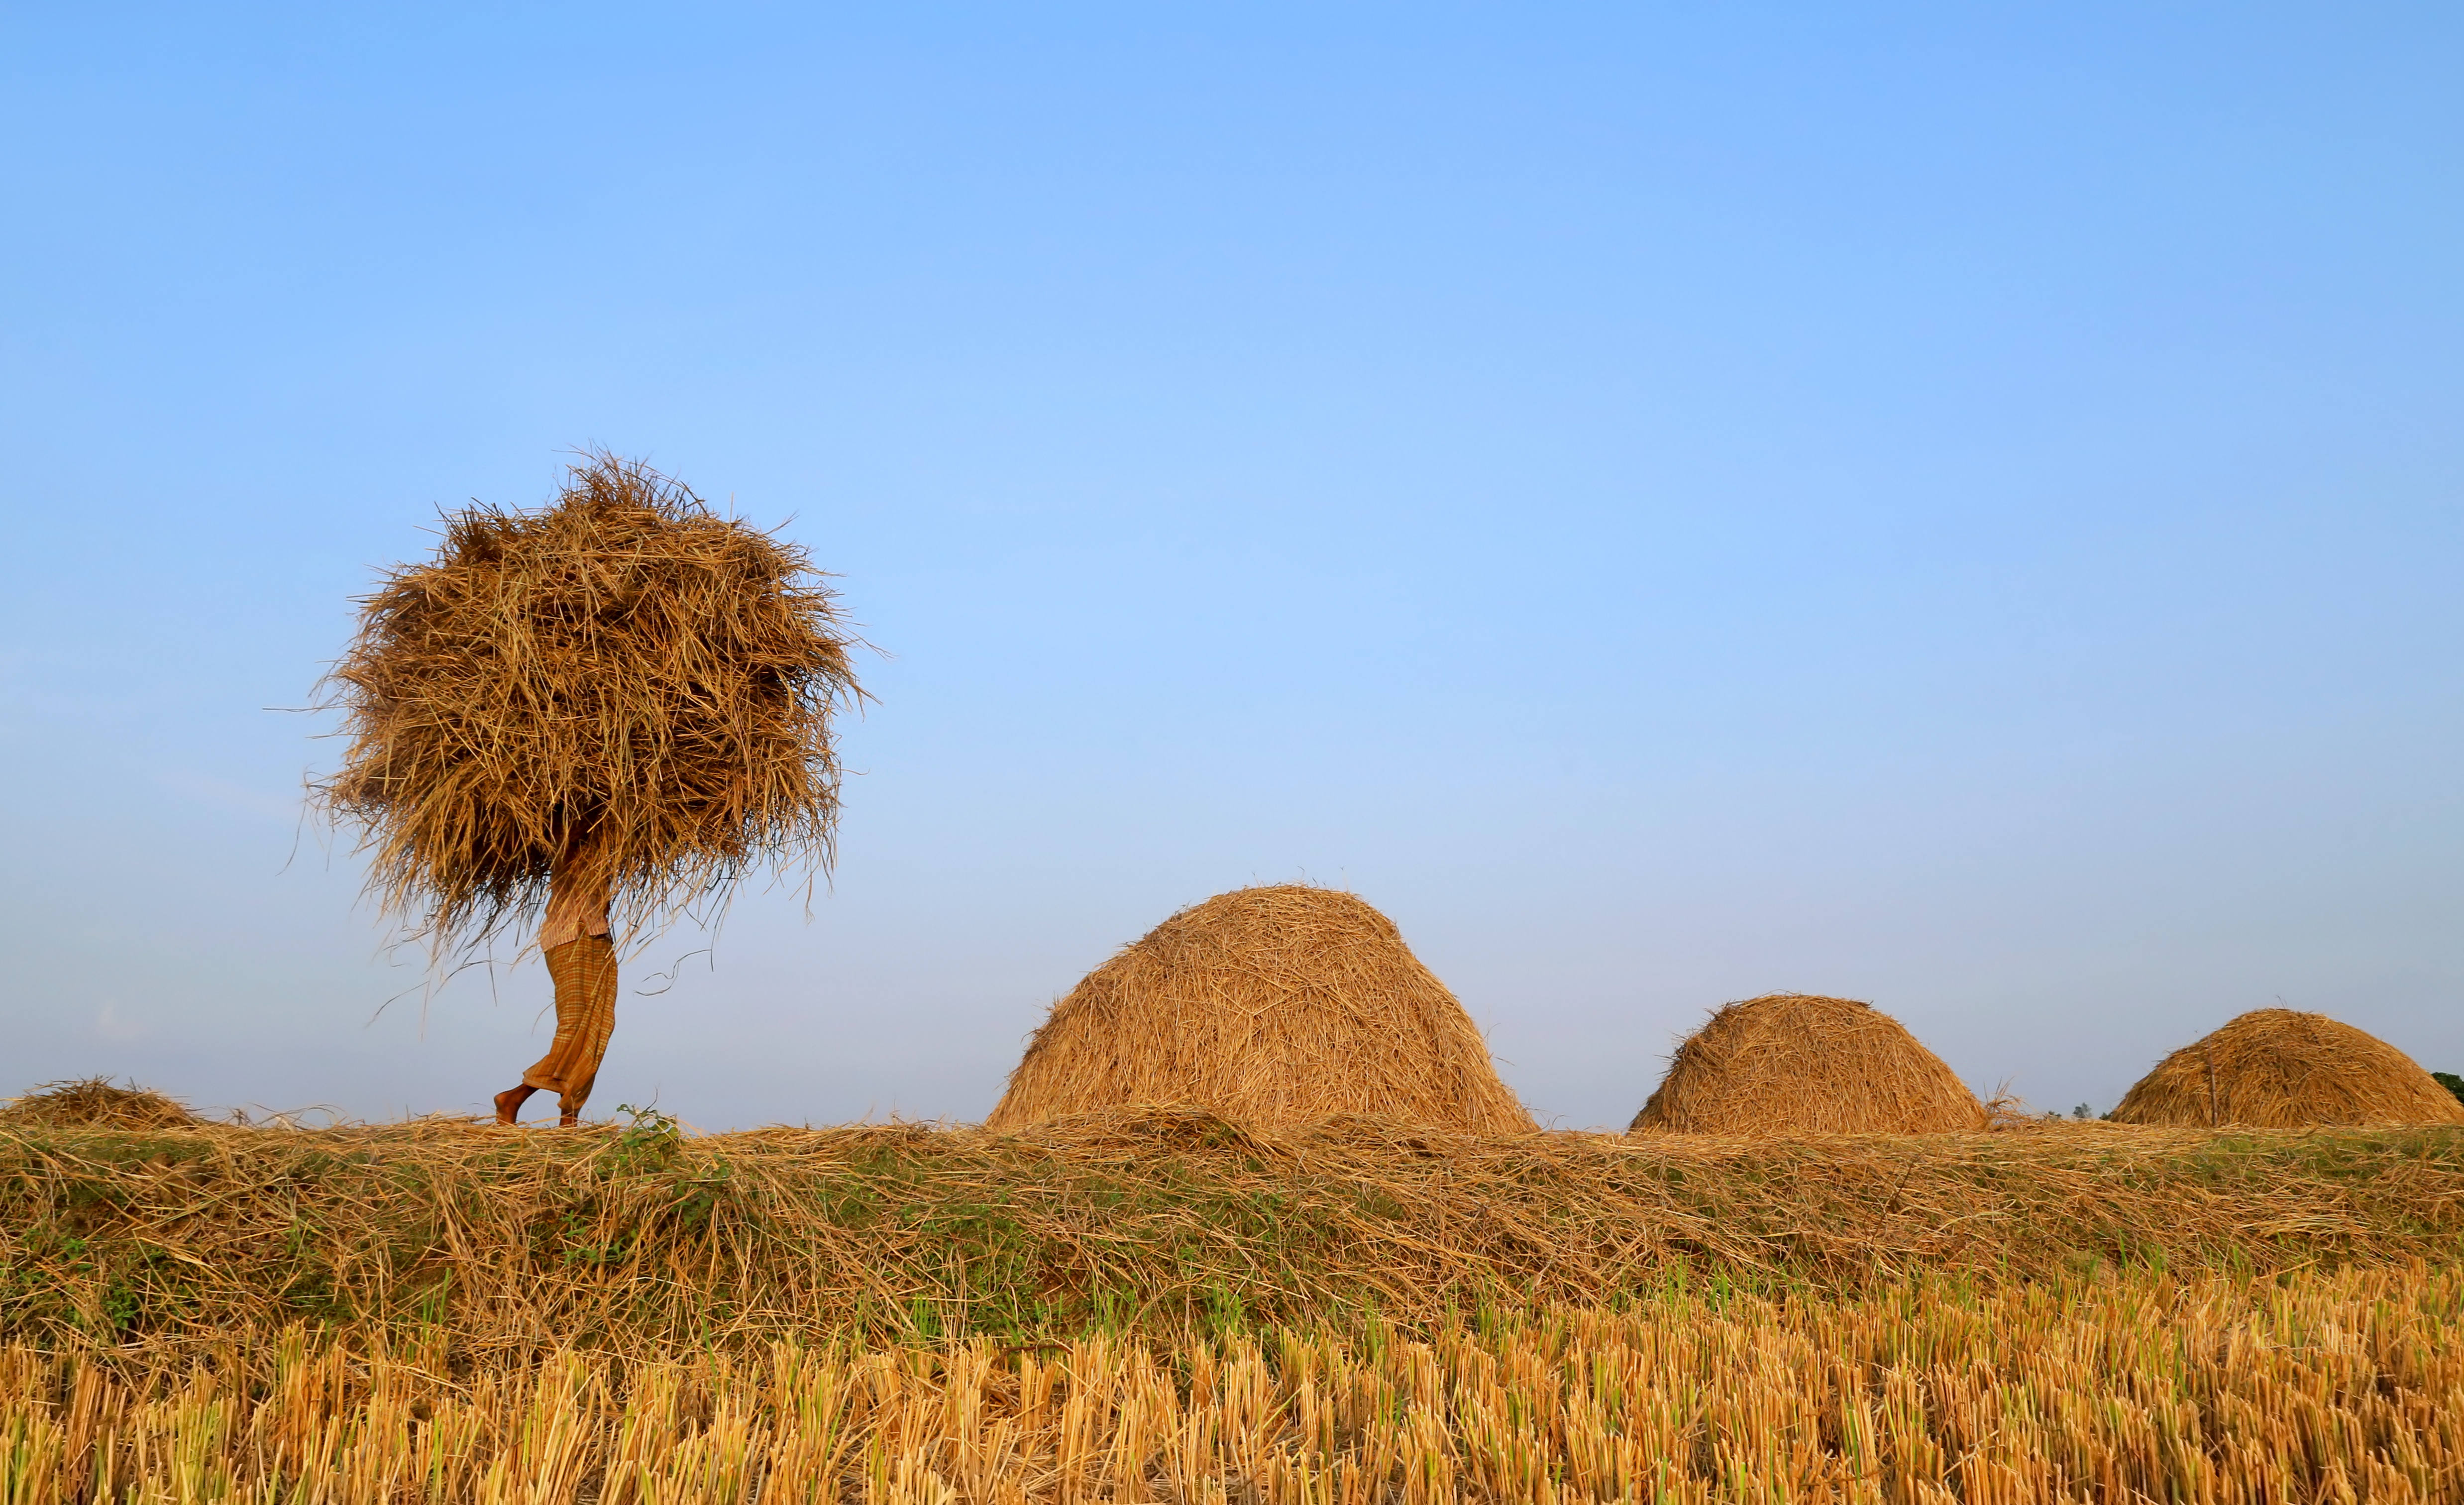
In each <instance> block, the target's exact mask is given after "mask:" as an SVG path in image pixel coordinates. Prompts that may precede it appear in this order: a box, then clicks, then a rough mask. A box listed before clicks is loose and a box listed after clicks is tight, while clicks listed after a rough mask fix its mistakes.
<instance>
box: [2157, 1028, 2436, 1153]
mask: <svg viewBox="0 0 2464 1505" xmlns="http://www.w3.org/2000/svg"><path fill="white" fill-rule="evenodd" d="M2113 1118H2114V1121H2115V1122H2117V1123H2145V1124H2202V1125H2208V1126H2211V1127H2215V1126H2222V1125H2226V1124H2248V1125H2252V1126H2255V1127H2259V1128H2271V1129H2299V1128H2306V1127H2309V1126H2311V1125H2314V1124H2339V1125H2354V1126H2361V1125H2370V1124H2401V1123H2464V1102H2459V1101H2457V1100H2456V1097H2455V1096H2454V1094H2453V1093H2450V1092H2449V1091H2448V1090H2447V1089H2446V1088H2444V1087H2441V1086H2439V1085H2438V1083H2437V1082H2436V1081H2435V1080H2434V1079H2432V1078H2431V1074H2430V1073H2428V1072H2425V1071H2423V1070H2422V1069H2421V1068H2420V1067H2419V1066H2417V1065H2415V1064H2414V1063H2413V1059H2412V1057H2410V1056H2409V1055H2407V1054H2405V1053H2404V1052H2403V1051H2399V1050H2397V1049H2396V1048H2395V1047H2394V1046H2391V1045H2389V1044H2387V1042H2386V1041H2384V1040H2381V1039H2379V1038H2377V1037H2376V1036H2373V1035H2370V1034H2367V1033H2365V1032H2364V1031H2362V1030H2360V1029H2354V1028H2353V1027H2352V1026H2351V1025H2348V1024H2339V1023H2338V1022H2336V1021H2335V1020H2333V1019H2330V1018H2328V1017H2327V1016H2326V1015H2325V1014H2311V1013H2302V1012H2300V1011H2299V1010H2297V1009H2292V1008H2258V1009H2253V1010H2252V1011H2251V1012H2249V1013H2246V1014H2243V1015H2242V1016H2240V1017H2239V1018H2237V1019H2234V1020H2233V1021H2232V1022H2231V1023H2229V1024H2227V1025H2226V1026H2225V1027H2224V1028H2223V1029H2218V1030H2216V1031H2215V1032H2214V1033H2213V1034H2211V1035H2209V1036H2207V1037H2206V1038H2205V1039H2202V1040H2198V1041H2195V1042H2193V1043H2191V1044H2189V1045H2186V1046H2184V1047H2183V1048H2182V1049H2180V1050H2178V1051H2174V1052H2173V1053H2172V1054H2170V1055H2168V1056H2167V1057H2165V1059H2164V1060H2162V1061H2160V1062H2158V1063H2157V1064H2156V1069H2155V1070H2154V1071H2152V1072H2149V1073H2147V1074H2146V1075H2145V1076H2144V1077H2142V1078H2141V1079H2140V1081H2139V1084H2138V1085H2137V1086H2135V1087H2133V1088H2131V1089H2130V1091H2129V1092H2128V1093H2127V1094H2126V1095H2124V1096H2123V1099H2122V1102H2121V1105H2120V1106H2118V1107H2116V1108H2115V1109H2114V1110H2113Z"/></svg>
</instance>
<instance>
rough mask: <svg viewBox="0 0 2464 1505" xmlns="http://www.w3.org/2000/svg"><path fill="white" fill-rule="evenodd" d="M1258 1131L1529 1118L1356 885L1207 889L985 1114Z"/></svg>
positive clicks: (1459, 1014) (1097, 986)
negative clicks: (1125, 1111) (1177, 1111)
mask: <svg viewBox="0 0 2464 1505" xmlns="http://www.w3.org/2000/svg"><path fill="white" fill-rule="evenodd" d="M1166 1104H1170V1105H1177V1106H1184V1107H1194V1108H1199V1109H1203V1110H1205V1111H1206V1112H1209V1113H1213V1114H1217V1115H1220V1116H1221V1117H1222V1118H1228V1119H1232V1120H1234V1121H1237V1122H1240V1123H1243V1124H1247V1125H1250V1126H1252V1127H1260V1128H1276V1127H1292V1126H1296V1125H1300V1124H1307V1123H1314V1122H1320V1121H1323V1120H1325V1119H1328V1118H1334V1117H1336V1116H1338V1115H1342V1114H1371V1115H1375V1116H1377V1117H1380V1118H1393V1119H1400V1120H1404V1121H1407V1122H1413V1123H1419V1124H1424V1125H1427V1126H1429V1127H1432V1128H1443V1129H1459V1130H1465V1131H1470V1132H1475V1133H1485V1134H1519V1133H1525V1132H1529V1130H1530V1129H1531V1127H1532V1123H1531V1116H1530V1115H1529V1114H1528V1113H1526V1112H1525V1111H1524V1109H1523V1105H1522V1104H1521V1103H1520V1102H1517V1101H1516V1100H1515V1097H1514V1094H1513V1093H1511V1092H1509V1091H1507V1086H1506V1084H1505V1083H1504V1082H1502V1081H1500V1080H1498V1077H1497V1072H1496V1070H1495V1068H1493V1067H1492V1066H1491V1065H1490V1064H1489V1059H1488V1047H1487V1046H1486V1045H1485V1043H1484V1042H1483V1041H1482V1039H1481V1037H1480V1029H1478V1027H1477V1026H1475V1025H1473V1023H1472V1022H1471V1018H1470V1016H1469V1015H1467V1014H1465V1013H1464V1012H1463V1005H1461V1004H1459V1003H1457V1002H1456V1001H1455V996H1454V995H1453V994H1452V993H1450V992H1448V991H1446V987H1445V985H1444V984H1442V983H1441V982H1439V981H1438V980H1437V978H1436V977H1435V976H1433V975H1431V973H1430V972H1429V969H1428V968H1427V967H1424V966H1422V965H1421V964H1420V963H1419V959H1418V958H1416V957H1414V956H1413V955H1412V952H1411V948H1410V947H1408V946H1406V945H1404V944H1403V938H1402V936H1401V935H1400V934H1398V933H1397V931H1396V929H1395V922H1394V921H1393V920H1390V919H1388V918H1386V917H1385V916H1383V915H1381V914H1379V913H1378V912H1377V911H1375V909H1372V908H1370V907H1369V906H1368V905H1367V904H1364V903H1362V902H1361V901H1360V900H1359V899H1358V898H1356V897H1354V896H1352V895H1350V894H1342V893H1337V892H1335V891H1333V890H1331V889H1321V888H1309V887H1306V886H1301V885H1293V884H1281V885H1274V886H1270V887H1265V888H1250V889H1239V890H1235V891H1234V892H1232V893H1229V894H1219V895H1217V896H1215V897H1213V898H1210V899H1208V900H1207V901H1206V902H1204V903H1202V904H1198V905H1195V906H1193V907H1191V908H1188V909H1184V910H1182V911H1181V912H1180V913H1178V914H1177V915H1175V916H1173V917H1172V918H1170V919H1167V920H1165V921H1164V922H1163V923H1162V924H1160V925H1157V926H1156V927H1155V929H1154V930H1152V931H1149V932H1148V933H1147V936H1146V938H1145V939H1144V940H1142V941H1139V942H1138V943H1137V944H1135V945H1133V946H1128V947H1125V948H1123V949H1122V951H1121V952H1120V953H1119V954H1118V955H1117V956H1114V957H1113V958H1112V959H1111V961H1110V962H1107V963H1104V964H1103V965H1102V966H1100V967H1097V968H1096V969H1095V970H1094V971H1092V972H1089V974H1087V976H1086V978H1085V979H1084V980H1082V981H1081V982H1080V983H1079V985H1077V986H1076V987H1075V988H1073V989H1071V990H1070V993H1069V996H1068V997H1067V998H1065V999H1063V1000H1061V1002H1059V1003H1057V1004H1055V1005H1053V1006H1052V1013H1051V1015H1050V1017H1049V1018H1047V1019H1045V1022H1044V1025H1043V1027H1042V1028H1041V1029H1037V1030H1036V1031H1035V1038H1034V1039H1033V1040H1031V1041H1029V1042H1028V1044H1027V1048H1026V1056H1025V1058H1024V1059H1023V1060H1022V1061H1020V1062H1019V1064H1018V1070H1017V1071H1015V1072H1012V1073H1010V1078H1009V1091H1008V1092H1007V1093H1005V1094H1003V1095H1002V1096H1001V1104H1000V1106H998V1107H996V1108H995V1109H994V1110H993V1113H992V1117H991V1118H988V1119H987V1120H985V1122H986V1126H987V1127H989V1128H995V1129H1015V1128H1020V1127H1023V1126H1025V1125H1027V1124H1032V1123H1042V1122H1045V1121H1047V1120H1049V1119H1053V1118H1063V1117H1066V1116H1067V1115H1071V1114H1080V1113H1089V1112H1094V1111H1097V1110H1101V1109H1108V1108H1124V1107H1129V1106H1132V1105H1166Z"/></svg>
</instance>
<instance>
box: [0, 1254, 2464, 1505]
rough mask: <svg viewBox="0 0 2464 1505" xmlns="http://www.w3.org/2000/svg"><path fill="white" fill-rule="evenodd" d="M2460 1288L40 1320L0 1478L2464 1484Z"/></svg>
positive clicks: (283, 1494) (191, 1487) (46, 1489)
mask: <svg viewBox="0 0 2464 1505" xmlns="http://www.w3.org/2000/svg"><path fill="white" fill-rule="evenodd" d="M2459 1308H2464V1273H2459V1272H2458V1270H2457V1269H2456V1268H2455V1267H2453V1266H2445V1267H2434V1268H2433V1267H2428V1266H2423V1265H2420V1264H2415V1265H2412V1266H2410V1267H2409V1268H2403V1269H2383V1270H2356V1271H2344V1272H2338V1273H2319V1272H2307V1273H2301V1274H2299V1275H2293V1276H2288V1277H2285V1278H2284V1279H2283V1280H2281V1281H2253V1280H2250V1279H2247V1278H2230V1277H2226V1278H2219V1277H2208V1278H2202V1279H2195V1280H2188V1281H2176V1280H2174V1279H2173V1278H2171V1277H2168V1276H2161V1275H2159V1276H2140V1277H2135V1278H2132V1279H2130V1280H2127V1281H2122V1282H2110V1281H2106V1282H2078V1283H2068V1284H2065V1285H2062V1286H2057V1287H2051V1288H2048V1287H2024V1288H2014V1289H2011V1290H2006V1291H2000V1292H1992V1293H1977V1292H1974V1291H1964V1290H1961V1289H1959V1288H1957V1287H1955V1286H1948V1285H1944V1284H1933V1285H1920V1286H1911V1287H1903V1288H1900V1289H1897V1290H1893V1291H1890V1292H1885V1293H1878V1294H1876V1295H1871V1296H1867V1297H1863V1298H1859V1299H1853V1300H1847V1301H1830V1300H1822V1299H1807V1298H1804V1297H1796V1298H1792V1299H1788V1300H1785V1301H1771V1300H1764V1299H1757V1298H1751V1297H1739V1296H1734V1295H1730V1296H1727V1297H1725V1298H1723V1297H1713V1296H1707V1295H1701V1294H1695V1295H1683V1294H1666V1295H1660V1296H1658V1297H1656V1298H1654V1299H1652V1300H1650V1301H1648V1302H1646V1303H1643V1304H1642V1305H1641V1306H1639V1308H1637V1309H1635V1310H1632V1311H1628V1312H1622V1313H1609V1312H1602V1311H1596V1310H1593V1311H1580V1310H1567V1309H1548V1308H1539V1309H1533V1310H1529V1311H1524V1312H1519V1313H1516V1314H1514V1315H1512V1316H1511V1317H1506V1318H1504V1319H1502V1320H1498V1321H1495V1322H1493V1323H1490V1324H1487V1325H1485V1328H1483V1329H1480V1330H1473V1329H1469V1328H1466V1327H1463V1326H1456V1327H1452V1328H1448V1329H1445V1330H1442V1331H1440V1332H1436V1333H1432V1334H1427V1335H1412V1334H1403V1333H1397V1332H1393V1331H1391V1330H1385V1329H1381V1328H1377V1327H1375V1326H1372V1327H1370V1328H1367V1329H1355V1330H1352V1331H1340V1330H1329V1329H1325V1328H1301V1329H1280V1330H1266V1331H1260V1332H1249V1333H1239V1334H1231V1335H1226V1336H1224V1337H1221V1338H1219V1339H1211V1340H1195V1341H1182V1342H1177V1343H1172V1344H1163V1345H1157V1344H1150V1343H1147V1342H1143V1341H1139V1340H1136V1339H1123V1338H1120V1337H1118V1336H1115V1335H1110V1334H1095V1335H1091V1336H1089V1337H1085V1338H1081V1339H1075V1340H1073V1341H1070V1342H1067V1343H1051V1344H1032V1345H1016V1344H1011V1345H1004V1344H1001V1343H999V1342H996V1341H991V1340H986V1339H973V1340H965V1341H960V1342H956V1343H951V1344H946V1345H933V1346H922V1347H892V1348H887V1349H876V1350H872V1351H864V1350H852V1351H851V1350H848V1349H847V1348H844V1347H840V1346H835V1345H824V1346H818V1347H817V1346H807V1345H802V1344H796V1343H780V1344H776V1345H771V1346H768V1347H765V1348H761V1349H757V1350H751V1351H747V1352H742V1353H707V1352H705V1353H700V1354H684V1355H677V1356H674V1357H671V1358H669V1359H666V1360H660V1361H648V1362H626V1361H620V1360H614V1359H611V1358H609V1357H608V1356H605V1355H592V1354H581V1353H574V1352H570V1351H562V1352H548V1353H543V1354H540V1355H539V1356H537V1358H536V1359H535V1360H532V1361H526V1362H523V1363H519V1364H516V1365H507V1366H501V1367H484V1368H477V1369H473V1368H471V1367H470V1366H468V1365H467V1364H465V1363H462V1362H460V1361H457V1359H456V1356H455V1355H454V1353H453V1352H452V1350H451V1348H450V1347H449V1346H448V1345H447V1344H446V1343H444V1342H443V1341H442V1340H441V1338H440V1337H439V1336H438V1335H427V1336H421V1335H408V1336H407V1337H406V1339H404V1340H402V1341H400V1342H398V1343H395V1344H391V1345H379V1346H376V1347H374V1348H369V1349H354V1348H352V1347H350V1346H347V1345H344V1344H339V1343H334V1342H331V1341H319V1340H314V1339H310V1338H309V1336H308V1335H307V1334H306V1333H305V1332H303V1331H301V1330H300V1329H298V1328H297V1327H294V1328H291V1329H289V1330H287V1331H286V1330H282V1329H254V1330H241V1331H236V1332H233V1333H231V1334H228V1335H226V1336H225V1337H224V1339H223V1340H222V1341H221V1343H220V1344H219V1345H218V1346H217V1348H216V1349H215V1350H214V1351H213V1352H211V1353H210V1354H209V1355H207V1356H204V1357H203V1358H202V1360H201V1361H195V1360H190V1361H164V1360H160V1359H157V1360H153V1361H148V1360H147V1359H146V1358H144V1357H142V1356H141V1357H139V1358H136V1359H127V1358H121V1357H118V1356H111V1357H105V1358H102V1359H99V1360H98V1359H96V1358H90V1357H81V1358H65V1357H59V1356H55V1355H50V1354H46V1353H43V1352H40V1351H37V1350H33V1349H29V1348H24V1347H18V1348H11V1349H0V1499H6V1500H7V1501H8V1502H9V1505H70V1502H73V1501H85V1500H100V1499H112V1500H119V1499H128V1500H143V1501H154V1500H161V1501H166V1502H167V1501H182V1502H186V1501H208V1500H232V1501H251V1502H255V1501H263V1502H267V1505H273V1502H275V1501H293V1500H331V1501H336V1502H344V1505H379V1502H388V1505H390V1502H399V1505H429V1502H434V1505H449V1502H456V1505H458V1502H464V1501H469V1502H474V1505H476V1502H495V1501H517V1500H518V1501H537V1502H540V1505H564V1502H568V1501H585V1500H587V1501H596V1502H598V1505H652V1502H657V1501H671V1500H672V1501H693V1502H696V1505H700V1502H713V1505H716V1502H726V1505H749V1502H753V1501H757V1500H758V1501H760V1502H762V1505H779V1502H787V1501H797V1502H825V1501H826V1502H848V1505H856V1502H863V1505H976V1502H985V1505H1030V1502H1032V1505H1047V1502H1048V1505H1077V1502H1087V1505H1093V1502H1097V1501H1111V1502H1119V1505H1136V1502H1148V1501H1153V1502H1171V1505H1231V1502H1235V1501H1238V1502H1242V1505H1455V1502H1459V1501H1472V1502H1485V1505H1526V1502H1529V1505H1593V1502H1598V1505H1606V1502H1611V1501H1619V1502H1622V1501H1642V1500H1654V1501H1665V1502H1671V1505H1693V1502H1703V1505H1710V1502H1722V1505H1727V1502H1736V1501H1772V1502H1777V1501H1783V1500H1785V1501H1798V1502H1805V1505H1824V1502H1837V1505H1952V1502H1957V1501H1969V1502H1975V1505H2038V1502H2063V1501H2080V1502H2086V1501H2100V1502H2114V1505H2127V1502H2138V1501H2149V1502H2152V1501H2167V1500H2178V1501H2198V1502H2203V1505H2285V1502H2290V1501H2301V1502H2309V1501H2361V1500H2366V1501H2371V1502H2374V1505H2432V1502H2451V1501H2453V1500H2454V1499H2456V1498H2457V1497H2458V1494H2459V1493H2464V1429H2459V1424H2458V1420H2457V1418H2459V1417H2464V1345H2459V1344H2457V1343H2456V1342H2454V1341H2453V1333H2454V1325H2455V1321H2456V1314H2457V1312H2458V1310H2459Z"/></svg>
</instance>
